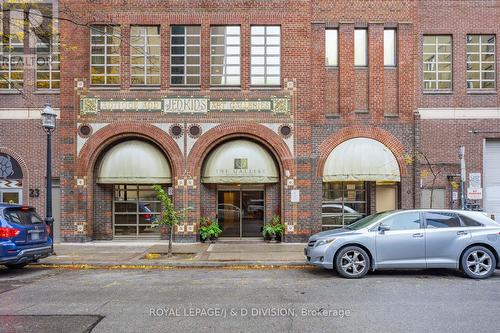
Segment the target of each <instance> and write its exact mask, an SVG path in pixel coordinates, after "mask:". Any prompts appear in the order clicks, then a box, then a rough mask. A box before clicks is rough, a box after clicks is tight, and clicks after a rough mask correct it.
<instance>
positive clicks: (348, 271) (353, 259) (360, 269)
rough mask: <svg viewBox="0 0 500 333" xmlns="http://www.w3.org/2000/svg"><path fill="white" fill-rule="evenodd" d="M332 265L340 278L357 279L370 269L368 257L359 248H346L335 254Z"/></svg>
mask: <svg viewBox="0 0 500 333" xmlns="http://www.w3.org/2000/svg"><path fill="white" fill-rule="evenodd" d="M333 264H334V266H335V269H336V270H337V273H338V274H339V275H340V276H342V277H344V278H347V279H359V278H362V277H363V276H365V275H366V273H368V270H369V269H370V256H369V255H368V253H366V251H365V250H363V249H362V248H360V247H359V246H347V247H344V248H342V249H340V251H339V252H337V255H336V256H335V262H334V263H333Z"/></svg>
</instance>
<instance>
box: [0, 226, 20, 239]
mask: <svg viewBox="0 0 500 333" xmlns="http://www.w3.org/2000/svg"><path fill="white" fill-rule="evenodd" d="M20 232H21V230H19V229H14V228H4V227H1V228H0V238H8V239H10V238H14V237H16V236H17V235H19V233H20Z"/></svg>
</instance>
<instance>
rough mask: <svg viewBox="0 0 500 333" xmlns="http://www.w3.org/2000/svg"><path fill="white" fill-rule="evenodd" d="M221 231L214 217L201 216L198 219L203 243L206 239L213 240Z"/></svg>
mask: <svg viewBox="0 0 500 333" xmlns="http://www.w3.org/2000/svg"><path fill="white" fill-rule="evenodd" d="M221 232H222V230H221V228H220V227H219V223H218V222H217V221H216V220H215V219H209V218H208V217H202V218H201V220H200V239H201V242H202V243H204V242H205V241H206V240H207V239H210V241H211V242H215V241H216V240H217V238H218V237H219V235H220V233H221Z"/></svg>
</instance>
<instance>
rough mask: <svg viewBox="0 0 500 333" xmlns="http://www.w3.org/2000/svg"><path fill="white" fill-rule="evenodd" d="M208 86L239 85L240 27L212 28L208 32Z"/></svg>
mask: <svg viewBox="0 0 500 333" xmlns="http://www.w3.org/2000/svg"><path fill="white" fill-rule="evenodd" d="M210 42H211V47H210V50H211V51H210V52H211V66H210V69H211V71H210V73H211V77H210V84H212V85H227V86H239V85H240V27H239V26H214V27H212V28H211V31H210Z"/></svg>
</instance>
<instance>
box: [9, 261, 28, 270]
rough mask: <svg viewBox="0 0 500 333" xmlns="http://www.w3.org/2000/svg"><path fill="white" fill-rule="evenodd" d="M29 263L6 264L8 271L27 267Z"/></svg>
mask: <svg viewBox="0 0 500 333" xmlns="http://www.w3.org/2000/svg"><path fill="white" fill-rule="evenodd" d="M28 264H29V263H28V262H23V263H21V264H5V267H7V268H8V269H21V268H24V267H25V266H27V265H28Z"/></svg>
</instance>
